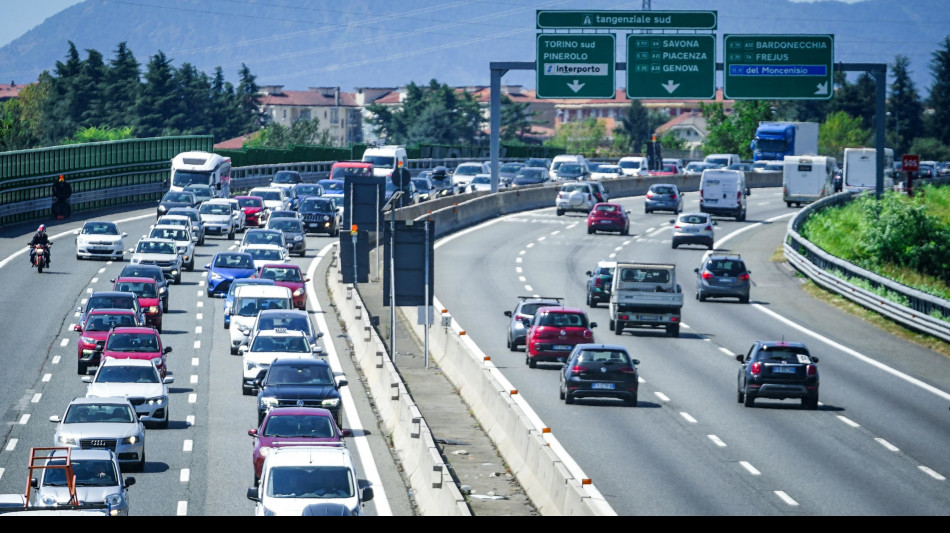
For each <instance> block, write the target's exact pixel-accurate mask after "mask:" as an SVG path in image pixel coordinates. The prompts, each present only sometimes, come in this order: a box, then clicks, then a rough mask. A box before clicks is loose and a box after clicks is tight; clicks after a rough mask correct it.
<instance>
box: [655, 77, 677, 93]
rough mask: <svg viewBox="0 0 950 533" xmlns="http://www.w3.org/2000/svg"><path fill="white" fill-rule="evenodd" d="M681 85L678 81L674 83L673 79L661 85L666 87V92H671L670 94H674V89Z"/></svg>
mask: <svg viewBox="0 0 950 533" xmlns="http://www.w3.org/2000/svg"><path fill="white" fill-rule="evenodd" d="M679 86H680V84H678V83H673V80H669V81H667V82H666V83H661V84H660V87H663V88H664V89H666V92H668V93H670V94H673V91H675V90H676V88H677V87H679Z"/></svg>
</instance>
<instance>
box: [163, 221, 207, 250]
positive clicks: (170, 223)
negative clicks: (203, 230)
mask: <svg viewBox="0 0 950 533" xmlns="http://www.w3.org/2000/svg"><path fill="white" fill-rule="evenodd" d="M155 225H156V226H182V227H183V228H185V229H186V230H188V233H190V234H191V240H193V241H195V244H203V243H202V242H199V241H200V239H199V238H198V231H196V228H195V224H194V223H193V222H192V221H191V219H190V218H188V217H186V216H185V215H164V216H160V217H158V220H157V221H156V222H155Z"/></svg>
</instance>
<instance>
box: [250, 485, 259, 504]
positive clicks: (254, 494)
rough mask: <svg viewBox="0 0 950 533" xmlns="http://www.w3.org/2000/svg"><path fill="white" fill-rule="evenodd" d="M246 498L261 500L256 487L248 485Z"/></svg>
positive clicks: (253, 500)
mask: <svg viewBox="0 0 950 533" xmlns="http://www.w3.org/2000/svg"><path fill="white" fill-rule="evenodd" d="M247 499H248V500H251V501H252V502H259V501H261V498H260V496H259V495H258V493H257V487H250V488H249V489H247Z"/></svg>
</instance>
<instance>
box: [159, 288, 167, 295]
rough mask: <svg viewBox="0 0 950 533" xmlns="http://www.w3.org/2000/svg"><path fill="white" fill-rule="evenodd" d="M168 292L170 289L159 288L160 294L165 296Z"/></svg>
mask: <svg viewBox="0 0 950 533" xmlns="http://www.w3.org/2000/svg"><path fill="white" fill-rule="evenodd" d="M166 292H168V289H167V288H165V287H159V288H158V294H165V293H166Z"/></svg>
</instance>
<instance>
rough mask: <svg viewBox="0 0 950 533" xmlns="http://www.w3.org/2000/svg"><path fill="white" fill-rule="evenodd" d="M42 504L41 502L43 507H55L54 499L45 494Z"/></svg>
mask: <svg viewBox="0 0 950 533" xmlns="http://www.w3.org/2000/svg"><path fill="white" fill-rule="evenodd" d="M42 502H43V505H56V498H54V497H53V496H52V495H50V494H47V495H45V496H43V499H42Z"/></svg>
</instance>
